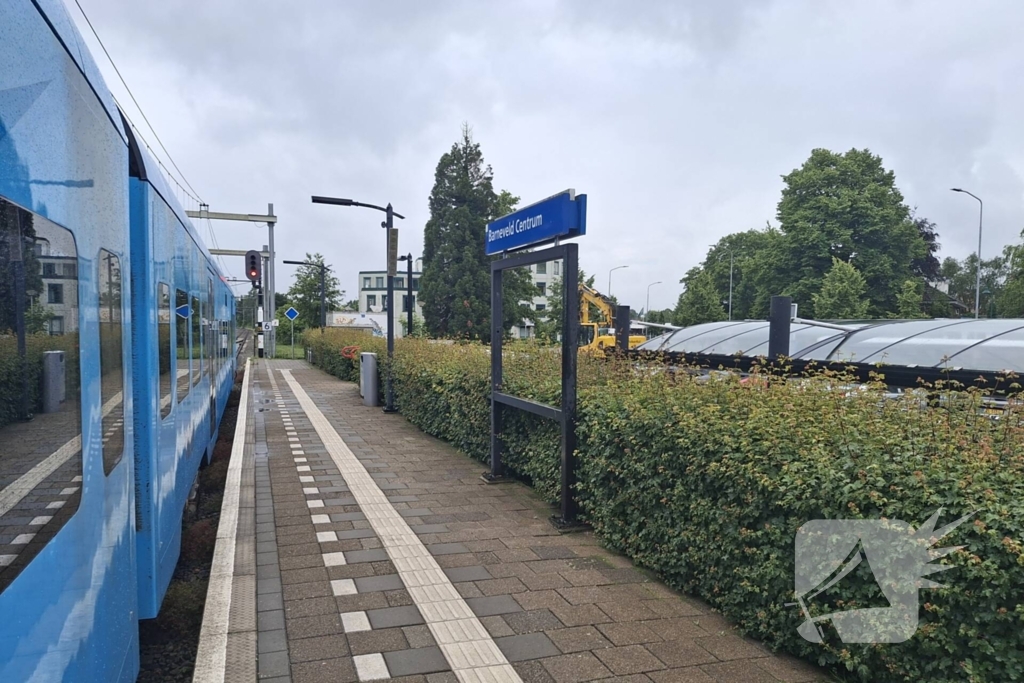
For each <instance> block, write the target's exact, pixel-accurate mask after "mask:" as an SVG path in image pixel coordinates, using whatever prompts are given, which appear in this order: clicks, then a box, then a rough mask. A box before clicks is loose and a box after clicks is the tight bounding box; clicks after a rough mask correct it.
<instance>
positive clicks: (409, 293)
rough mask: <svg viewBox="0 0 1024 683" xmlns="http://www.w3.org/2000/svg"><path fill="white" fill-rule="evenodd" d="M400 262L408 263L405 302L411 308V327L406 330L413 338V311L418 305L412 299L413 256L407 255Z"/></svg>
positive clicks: (401, 257) (409, 311)
mask: <svg viewBox="0 0 1024 683" xmlns="http://www.w3.org/2000/svg"><path fill="white" fill-rule="evenodd" d="M398 260H399V261H408V268H407V269H406V275H405V291H406V295H405V301H406V306H408V307H409V310H408V313H409V318H408V320H409V323H408V325H409V327H408V329H407V330H406V334H408V335H409V336H410V337H411V336H412V323H413V320H412V314H413V311H414V310H415V308H416V304H415V303H414V302H413V298H412V296H413V295H412V254H406V255H405V256H399V257H398Z"/></svg>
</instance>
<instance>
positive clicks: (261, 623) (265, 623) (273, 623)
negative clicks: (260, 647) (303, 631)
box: [256, 610, 284, 631]
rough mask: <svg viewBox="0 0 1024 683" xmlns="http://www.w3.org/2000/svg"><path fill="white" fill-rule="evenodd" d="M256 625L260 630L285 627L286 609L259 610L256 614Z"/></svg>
mask: <svg viewBox="0 0 1024 683" xmlns="http://www.w3.org/2000/svg"><path fill="white" fill-rule="evenodd" d="M256 627H257V629H259V630H260V631H273V630H275V629H280V628H284V610H272V611H269V612H258V613H257V614H256Z"/></svg>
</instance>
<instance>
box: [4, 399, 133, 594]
mask: <svg viewBox="0 0 1024 683" xmlns="http://www.w3.org/2000/svg"><path fill="white" fill-rule="evenodd" d="M80 414H81V410H80V408H79V402H78V401H76V400H74V399H73V398H72V399H71V400H68V401H65V402H64V403H63V404H62V406H61V410H60V411H58V412H56V413H49V414H42V413H40V414H37V415H35V416H34V417H33V419H32V420H30V421H28V422H14V423H11V424H8V425H5V426H3V427H0V591H2V590H3V589H5V588H6V587H7V586H8V585H10V583H11V582H12V581H14V579H15V578H16V577H17V576H18V574H20V573H21V571H22V570H23V569H24V568H25V567H26V566H27V565H28V563H29V562H31V561H32V559H33V558H34V557H35V556H36V555H38V554H39V552H40V551H41V550H42V549H43V548H44V547H46V544H47V543H49V541H50V540H51V539H52V538H53V537H54V536H55V535H56V534H57V532H58V531H60V529H61V528H62V527H63V526H64V524H66V523H67V521H68V520H69V519H70V518H71V516H72V515H73V514H74V513H75V511H76V510H78V504H79V501H80V499H81V489H82V446H81V424H80ZM117 428H118V429H123V422H121V423H119V424H118V425H117Z"/></svg>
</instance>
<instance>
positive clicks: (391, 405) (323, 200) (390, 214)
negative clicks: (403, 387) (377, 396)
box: [313, 195, 405, 413]
mask: <svg viewBox="0 0 1024 683" xmlns="http://www.w3.org/2000/svg"><path fill="white" fill-rule="evenodd" d="M313 203H314V204H332V205H334V206H361V207H363V208H365V209H374V210H376V211H383V212H384V213H385V214H386V215H387V218H386V219H385V220H384V221H383V222H381V224H380V227H382V228H385V229H386V230H387V234H388V242H387V244H388V254H387V258H388V260H389V263H388V306H390V307H391V308H390V310H388V311H387V314H388V368H387V373H385V386H386V389H385V393H384V396H385V398H384V412H385V413H393V412H395V391H394V386H393V385H392V382H391V365H392V363H391V361H392V359H393V358H394V356H395V317H394V306H395V276H394V275H393V274H392V268H391V264H390V259H391V235H392V233H391V231H392V230H393V229H394V227H395V216H397V217H399V218H401V219H403V220H405V216H403V215H402V214H400V213H397V212H396V211H395V210H394V209H393V208H391V204H390V203H389V204H388V205H387V206H386V207H385V206H377V205H376V204H364V203H363V202H357V201H354V200H352V199H342V198H340V197H317V196H315V195H314V196H313ZM396 246H397V245H396Z"/></svg>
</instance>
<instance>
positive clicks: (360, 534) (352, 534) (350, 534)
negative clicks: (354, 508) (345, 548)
mask: <svg viewBox="0 0 1024 683" xmlns="http://www.w3.org/2000/svg"><path fill="white" fill-rule="evenodd" d="M346 514H347V513H346ZM331 517H332V518H333V517H335V515H331ZM376 536H377V535H376V533H374V530H373V529H372V528H353V529H351V530H348V531H338V540H339V541H345V540H348V539H373V538H376Z"/></svg>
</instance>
